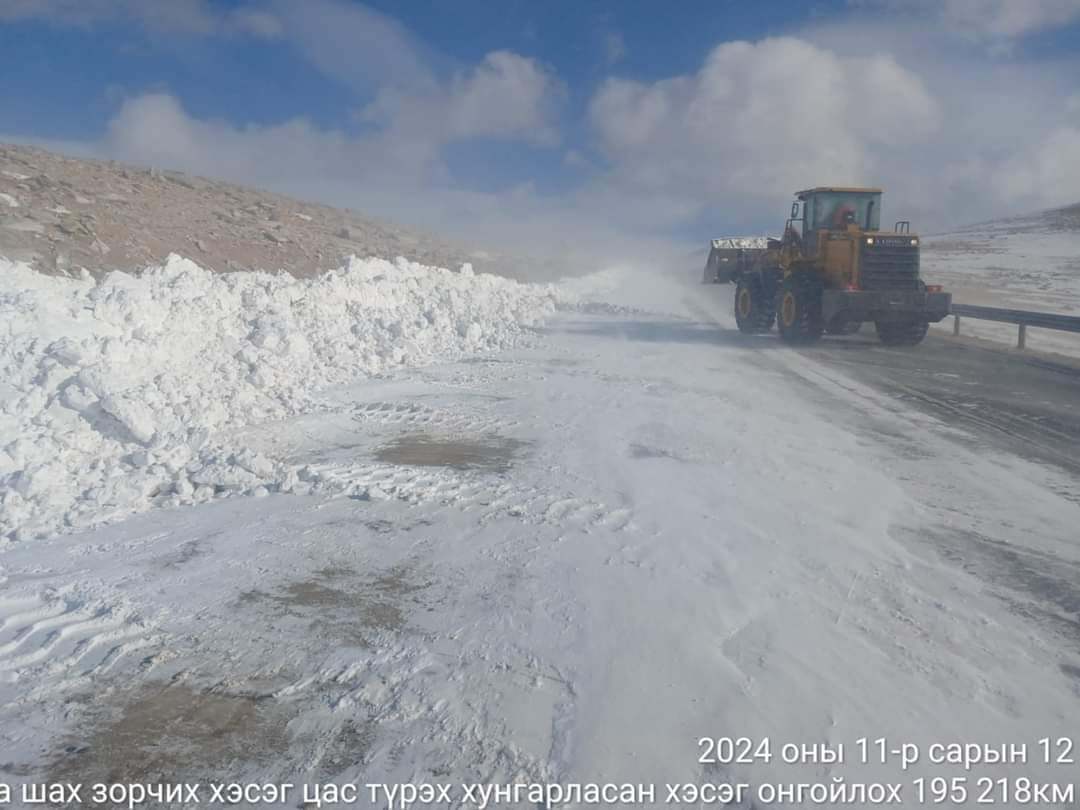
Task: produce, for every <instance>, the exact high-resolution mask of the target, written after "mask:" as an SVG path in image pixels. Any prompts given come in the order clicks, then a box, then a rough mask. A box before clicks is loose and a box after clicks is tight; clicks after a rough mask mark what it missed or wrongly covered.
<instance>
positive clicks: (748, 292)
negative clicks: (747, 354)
mask: <svg viewBox="0 0 1080 810" xmlns="http://www.w3.org/2000/svg"><path fill="white" fill-rule="evenodd" d="M775 320H776V302H775V300H773V298H772V297H771V296H769V295H767V294H766V292H765V286H764V284H763V283H762V280H761V276H760V275H758V274H757V273H745V274H743V275H741V276H739V281H738V284H736V285H735V324H736V326H738V327H739V331H740V332H742V333H744V334H747V335H756V334H760V333H762V332H768V331H769V330H770V329H772V326H773V322H774V321H775Z"/></svg>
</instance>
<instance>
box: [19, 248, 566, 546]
mask: <svg viewBox="0 0 1080 810" xmlns="http://www.w3.org/2000/svg"><path fill="white" fill-rule="evenodd" d="M556 304H557V295H556V289H555V288H554V287H551V286H540V285H525V284H520V283H517V282H514V281H510V280H508V279H503V278H499V277H495V276H488V275H474V274H473V272H472V269H471V267H470V266H468V265H465V266H463V267H462V269H461V271H460V272H457V273H455V272H451V271H449V270H445V269H441V268H435V267H428V266H425V265H419V264H413V263H410V262H407V261H405V260H403V259H399V260H398V261H397V262H395V263H391V262H388V261H384V260H380V259H367V260H359V259H355V258H354V259H352V260H350V261H349V263H348V264H347V265H346V266H344V267H342V268H340V269H338V270H335V271H333V272H328V273H326V274H324V275H322V276H321V277H318V278H308V279H296V278H293V277H291V276H289V275H285V274H269V273H247V272H245V273H231V274H218V273H211V272H209V271H207V270H204V269H202V268H200V267H198V266H197V265H196V264H194V263H192V262H191V261H189V260H187V259H183V258H180V257H178V256H175V255H174V256H170V257H169V259H168V260H167V261H166V262H165V264H163V265H161V266H159V267H153V268H150V269H148V270H147V271H146V272H144V273H142V274H140V275H138V276H133V275H128V274H125V273H119V272H114V273H110V274H108V275H106V276H104V277H103V278H100V279H97V280H96V279H94V278H93V277H91V276H90V275H89V274H87V273H84V274H83V276H82V277H81V278H79V279H71V278H61V277H51V276H45V275H41V274H39V273H36V272H35V271H33V270H32V269H30V268H29V267H28V266H26V265H24V264H18V263H12V262H8V261H5V260H2V259H0V322H2V323H3V324H4V326H3V332H0V537H3V538H5V539H9V540H10V539H21V538H24V537H35V536H41V535H47V534H51V533H55V532H57V531H63V530H64V529H66V528H78V527H84V526H91V525H96V524H100V523H104V522H107V521H109V520H112V519H115V518H118V517H121V516H123V515H127V514H130V513H131V512H135V511H139V510H142V509H145V508H148V507H149V506H152V505H154V504H161V505H180V504H183V503H190V502H196V501H201V500H208V499H210V498H213V497H219V496H222V495H227V494H230V493H249V494H255V495H260V494H264V493H265V492H268V491H273V490H275V489H276V490H290V489H293V488H295V487H297V486H299V483H298V482H299V479H298V476H297V471H295V470H289V469H284V468H283V467H282V466H281V465H279V464H278V463H276V462H274V461H273V460H271V459H268V458H265V457H262V456H259V455H257V454H254V453H251V452H248V451H244V450H234V449H230V448H228V447H223V446H221V445H220V444H218V441H217V437H218V436H219V435H220V433H221V432H222V431H223V430H225V429H228V428H232V427H239V426H242V425H246V424H251V423H254V422H259V421H264V420H268V419H275V418H280V417H283V416H286V415H289V414H295V413H300V412H304V411H311V410H314V409H317V408H318V407H319V403H318V398H317V392H318V391H319V389H320V388H323V387H325V386H328V385H331V384H335V383H341V382H346V381H348V380H352V379H356V378H357V377H363V376H366V375H372V374H376V373H379V372H380V371H383V370H385V369H388V368H392V367H395V366H401V365H404V364H410V365H412V364H422V363H427V362H431V361H434V360H444V359H452V358H454V357H457V356H460V355H461V354H463V353H466V352H483V351H489V350H494V349H500V348H505V347H508V346H511V345H514V344H516V343H518V342H519V340H520V338H521V336H522V335H523V334H524V332H523V327H526V326H528V325H531V324H533V323H535V322H536V321H537V320H538V319H539V318H541V317H543V316H544V315H545V314H548V313H550V312H552V311H553V310H554V309H555V306H556Z"/></svg>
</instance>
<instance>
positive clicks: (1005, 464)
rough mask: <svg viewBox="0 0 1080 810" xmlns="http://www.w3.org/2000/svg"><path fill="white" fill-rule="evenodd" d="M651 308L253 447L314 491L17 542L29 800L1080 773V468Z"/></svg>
mask: <svg viewBox="0 0 1080 810" xmlns="http://www.w3.org/2000/svg"><path fill="white" fill-rule="evenodd" d="M635 289H637V290H639V293H638V295H637V297H636V298H630V297H627V296H626V295H620V296H615V298H616V299H618V300H614V301H613V303H615V304H630V305H637V306H639V307H642V306H645V305H648V308H650V309H652V310H654V313H653V314H647V313H645V312H642V311H639V310H633V309H622V310H620V309H616V308H611V309H609V310H608V311H607V312H605V311H603V310H604V308H603V307H592V308H590V307H585V308H583V309H582V310H581V311H578V312H564V313H563V314H560V315H558V316H553V317H551V318H550V319H549V320H548V321H547V323H546V326H544V327H543V328H542V329H540V330H539V336H538V337H539V339H538V340H537V341H535V343H534V345H531V346H528V347H526V348H517V349H511V350H509V351H505V352H502V353H499V354H495V355H485V356H472V357H466V358H464V359H461V360H459V361H456V362H448V363H442V364H436V365H431V366H427V367H425V368H423V369H421V370H416V369H399V370H391V371H388V372H387V373H385V374H383V375H382V376H381V377H379V378H377V379H374V380H368V381H365V382H362V383H354V384H347V385H341V386H338V387H336V388H333V389H331V390H330V391H329V392H328V393H327V394H326V396H327V397H328V398H329V402H330V403H331V404H329V405H327V406H325V407H323V408H321V409H320V410H318V411H316V412H313V413H302V414H299V415H293V416H288V417H286V418H283V419H278V420H275V421H273V422H269V423H264V424H261V425H258V426H254V427H242V428H238V429H236V430H235V431H233V432H232V433H230V434H229V435H228V436H227V437H224V440H227V443H228V444H229V445H230V446H234V447H236V446H242V447H246V448H250V449H251V450H252V451H253V452H255V453H257V454H260V455H261V456H263V457H267V458H271V459H274V460H275V463H278V464H283V465H288V466H297V465H299V466H301V467H302V469H303V470H304V477H305V478H306V479H308V480H309V481H311V482H314V483H316V484H318V486H315V487H313V488H312V491H313V492H314V494H310V495H302V494H270V495H267V496H265V497H243V498H231V499H225V500H219V501H215V502H211V503H205V504H200V505H192V506H184V507H181V508H175V509H158V510H155V511H150V512H146V513H144V514H141V515H136V516H134V517H131V518H129V519H127V520H125V521H124V522H121V523H116V524H113V525H110V526H105V527H101V528H95V529H89V530H85V531H82V532H79V533H76V534H72V535H63V536H59V537H51V538H46V539H38V540H33V541H32V542H30V541H28V542H21V543H13V544H11V545H10V546H8V547H7V548H6V549H5V551H4V553H3V555H2V557H0V566H2V569H0V570H2V576H3V591H2V593H0V617H2V625H0V673H2V674H3V676H4V678H3V680H2V681H0V704H2V706H3V708H2V709H0V728H2V731H0V747H2V748H3V749H4V752H5V753H4V756H3V760H2V764H0V769H2V770H3V771H4V772H5V773H4V781H6V782H9V783H12V784H14V783H18V782H21V781H41V780H43V779H46V778H47V779H50V780H53V781H55V780H64V781H67V780H70V781H78V782H83V783H90V782H94V781H100V780H108V781H118V780H119V781H159V780H162V779H165V780H167V781H191V780H194V781H208V780H230V781H231V780H238V781H249V780H258V781H259V782H266V781H292V782H300V781H309V782H330V781H337V782H358V783H361V784H363V783H368V782H382V783H404V782H413V783H420V782H431V783H435V782H437V783H453V784H459V783H473V782H484V783H508V782H515V781H537V780H539V781H545V782H616V783H622V782H632V783H634V784H638V783H656V785H657V801H656V803H657V804H658V805H659V804H662V803H663V799H664V796H665V791H664V788H663V785H664V784H665V783H676V782H693V783H700V782H703V781H704V782H709V781H711V782H714V783H715V782H717V781H738V782H745V783H748V784H750V785H753V786H758V785H761V784H763V783H769V782H772V783H777V782H783V783H788V782H794V783H798V782H821V783H825V784H829V783H830V780H832V779H834V778H837V777H840V776H844V777H845V778H846V779H847V781H848V782H855V781H858V782H872V781H882V782H901V781H902V782H904V783H905V784H906V785H910V784H912V783H913V781H914V780H915V779H916V778H918V777H933V776H946V777H953V776H964V777H968V778H969V779H971V780H972V782H974V780H975V779H976V778H978V777H981V776H986V777H992V778H998V777H1002V776H1010V777H1013V776H1024V777H1030V778H1032V779H1036V780H1042V781H1047V780H1052V781H1057V782H1062V783H1064V782H1071V781H1076V780H1075V778H1074V777H1075V776H1076V774H1075V772H1074V771H1073V770H1072V769H1070V768H1068V767H1065V766H1051V765H1047V764H1043V763H1042V762H1041V757H1037V756H1036V755H1035V751H1036V750H1037V749H1036V741H1037V740H1038V739H1040V738H1043V737H1048V736H1049V737H1057V736H1059V735H1061V734H1065V733H1068V732H1070V731H1072V726H1073V718H1074V717H1075V706H1076V700H1077V695H1078V690H1080V680H1078V679H1080V675H1078V673H1080V645H1078V641H1080V634H1078V632H1077V625H1076V610H1077V605H1080V592H1078V591H1077V588H1076V585H1075V582H1076V573H1077V571H1078V570H1080V547H1078V546H1077V544H1076V542H1075V541H1076V538H1077V532H1076V526H1077V525H1078V520H1080V491H1078V484H1077V481H1076V480H1075V479H1074V478H1070V477H1069V476H1068V474H1067V473H1065V472H1063V471H1061V470H1058V469H1056V468H1053V467H1049V466H1042V465H1038V464H1036V463H1033V462H1031V461H1027V460H1024V459H1022V458H1020V457H1017V456H1013V455H1008V454H1005V453H1003V452H1000V451H996V450H993V449H989V448H986V447H981V446H976V445H975V444H974V443H972V442H971V441H970V436H969V435H968V434H966V433H964V431H963V430H961V429H958V428H957V427H956V426H953V425H949V424H946V423H945V422H942V421H939V420H938V419H936V418H935V417H933V416H931V415H928V414H926V413H922V412H919V411H917V410H912V409H911V407H910V406H909V405H907V404H905V403H903V402H901V401H898V400H896V399H895V398H890V397H888V396H886V395H885V394H883V393H881V392H880V391H878V390H875V389H873V388H871V387H869V386H866V385H864V384H862V383H860V382H858V381H856V380H855V379H854V378H852V377H850V376H847V375H845V374H844V373H843V372H842V371H841V370H837V368H836V367H833V366H830V365H828V364H824V363H821V362H818V361H817V360H815V359H814V358H813V357H812V356H811V355H808V354H806V353H799V352H796V351H793V350H790V349H788V348H785V347H782V346H781V345H780V344H779V342H778V341H776V340H773V339H768V340H756V341H748V340H745V339H743V338H742V337H741V336H739V335H738V333H736V332H735V331H734V330H733V329H732V328H731V325H730V324H729V318H728V316H727V314H726V313H727V306H728V305H727V302H726V300H724V299H723V297H722V293H721V292H720V291H719V290H717V289H715V288H703V287H701V286H700V285H683V284H682V283H681V282H678V281H675V280H671V281H663V280H658V279H653V280H651V281H650V283H649V284H648V285H647V286H637V287H635ZM657 313H663V314H657ZM743 736H746V737H750V738H753V739H754V740H762V739H764V738H766V737H767V738H769V739H770V740H771V741H772V743H773V747H774V757H773V759H772V761H771V762H763V761H757V762H754V763H752V764H741V765H730V766H719V765H715V764H702V763H701V762H699V757H700V755H701V753H702V750H703V749H702V748H701V747H700V746H699V742H698V741H699V738H702V737H717V738H719V737H743ZM860 737H866V738H871V739H873V738H878V737H887V738H888V739H889V741H890V743H893V742H895V743H896V744H900V743H913V744H917V745H918V746H920V750H921V751H923V752H924V753H925V752H926V751H927V750H928V749H929V747H930V746H931V745H932V744H934V743H945V744H948V743H986V744H990V745H993V746H1001V745H1003V744H1004V745H1008V744H1010V743H1016V744H1019V743H1025V744H1027V746H1028V748H1029V753H1030V755H1029V759H1028V762H1027V763H1026V764H1022V765H1014V766H1004V767H1003V766H1002V765H992V766H982V765H977V766H974V767H973V768H972V770H970V771H964V770H963V769H962V768H961V766H959V765H955V764H943V765H938V764H932V763H931V762H929V760H928V759H927V758H926V757H925V756H923V758H922V759H921V760H920V761H919V762H917V763H913V764H912V765H911V766H910V767H909V768H908V769H907V770H906V771H901V769H900V766H899V764H898V763H897V762H895V761H892V760H890V761H889V762H887V763H885V764H880V763H877V764H874V763H867V764H862V763H859V762H857V761H855V759H856V758H855V740H856V739H857V738H860ZM785 743H794V744H799V745H801V744H807V745H811V744H817V743H827V744H829V745H835V744H838V743H843V744H844V745H845V746H846V747H847V750H848V753H849V757H848V761H847V762H846V763H844V764H837V763H824V764H823V763H820V762H809V761H806V762H796V763H785V762H783V761H782V760H781V757H780V756H779V752H780V747H781V746H782V745H783V744H785ZM1072 767H1075V766H1072ZM1063 768H1064V770H1063ZM361 804H362V803H361ZM291 806H296V805H295V803H292V805H291ZM746 806H750V805H749V804H747V805H746Z"/></svg>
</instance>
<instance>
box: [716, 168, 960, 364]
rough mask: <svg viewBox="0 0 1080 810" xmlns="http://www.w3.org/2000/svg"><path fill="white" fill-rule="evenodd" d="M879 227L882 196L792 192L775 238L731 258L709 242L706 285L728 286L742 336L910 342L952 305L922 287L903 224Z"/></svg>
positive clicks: (855, 191) (834, 190)
mask: <svg viewBox="0 0 1080 810" xmlns="http://www.w3.org/2000/svg"><path fill="white" fill-rule="evenodd" d="M880 219H881V189H877V188H842V187H834V186H829V187H818V188H812V189H808V190H806V191H800V192H798V193H797V194H796V195H795V202H794V203H792V206H791V216H790V217H789V219H788V220H787V223H786V224H785V226H784V235H783V237H782V238H781V239H770V240H768V243H767V244H766V246H765V247H756V248H739V249H738V250H737V252H736V251H733V250H732V248H730V247H726V246H725V244H724V243H725V240H715V241H714V242H713V247H712V250H711V252H710V254H709V262H708V263H707V264H706V270H705V276H706V280H707V281H717V282H734V283H735V285H736V291H735V320H736V323H737V324H738V327H739V329H740V330H742V331H743V332H766V331H768V330H770V329H771V328H772V326H773V323H774V322H775V323H776V325H777V327H778V328H779V331H780V336H781V338H783V339H784V340H785V341H787V342H790V343H805V342H810V341H813V340H817V339H818V338H819V337H821V334H822V333H823V332H828V333H830V334H850V333H853V332H855V331H857V330H858V329H859V327H860V326H861V325H862V324H863V323H864V322H866V321H873V322H874V325H875V327H876V328H877V333H878V336H879V337H880V339H881V341H882V342H883V343H886V344H893V345H901V344H914V343H918V342H920V341H921V340H922V339H923V337H925V335H926V331H927V328H928V325H929V324H930V323H936V322H938V321H940V320H941V319H943V318H944V317H945V316H946V315H948V314H949V308H950V305H951V303H952V300H951V299H952V296H950V295H949V294H948V293H946V292H943V291H942V289H941V287H937V286H927V285H926V284H925V283H924V282H923V280H922V279H921V278H920V275H919V237H918V235H917V234H914V233H912V232H911V228H910V226H909V223H908V222H906V221H900V222H897V223H896V225H894V226H893V229H892V230H891V231H883V230H881V225H880ZM728 254H730V255H728Z"/></svg>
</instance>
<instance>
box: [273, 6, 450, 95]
mask: <svg viewBox="0 0 1080 810" xmlns="http://www.w3.org/2000/svg"><path fill="white" fill-rule="evenodd" d="M268 8H270V9H272V11H273V15H274V16H275V17H276V18H277V19H278V20H280V21H281V24H282V27H283V29H284V31H285V32H286V35H287V37H288V39H289V41H290V42H291V43H292V44H293V45H294V46H295V47H296V48H297V49H298V50H299V51H300V52H301V54H302V55H303V56H304V58H306V59H307V60H308V61H309V62H311V64H313V65H314V66H315V67H316V68H317V69H318V70H319V71H321V72H322V73H323V74H324V75H326V76H327V77H329V78H331V79H333V80H334V81H337V82H339V83H340V84H342V85H344V86H346V87H349V88H351V89H353V90H354V91H356V92H358V93H362V94H368V93H370V92H371V91H373V90H374V89H376V88H379V87H387V86H392V87H396V88H404V89H408V90H410V91H412V92H416V91H427V92H433V91H434V90H435V89H436V87H437V82H436V76H435V73H436V71H435V70H433V69H432V67H431V66H430V65H431V64H432V63H435V62H437V61H438V57H437V55H436V54H434V53H433V52H431V51H430V50H429V49H427V48H426V47H425V46H424V44H423V43H422V42H420V41H419V40H418V39H417V38H416V37H415V36H414V35H413V34H412V33H411V32H410V31H409V30H408V29H407V28H405V26H403V25H402V24H401V23H399V22H398V21H397V20H395V19H393V18H392V17H389V16H387V15H385V14H382V13H380V12H378V11H375V10H374V9H370V8H368V7H366V6H364V5H361V4H360V3H354V2H345V0H304V2H297V1H296V0H269V5H268Z"/></svg>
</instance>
